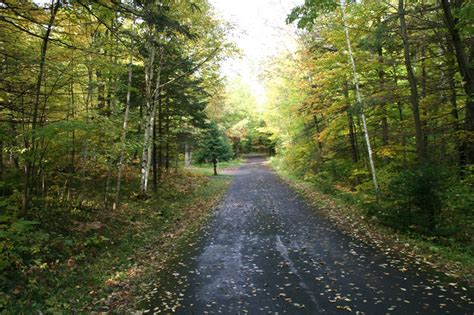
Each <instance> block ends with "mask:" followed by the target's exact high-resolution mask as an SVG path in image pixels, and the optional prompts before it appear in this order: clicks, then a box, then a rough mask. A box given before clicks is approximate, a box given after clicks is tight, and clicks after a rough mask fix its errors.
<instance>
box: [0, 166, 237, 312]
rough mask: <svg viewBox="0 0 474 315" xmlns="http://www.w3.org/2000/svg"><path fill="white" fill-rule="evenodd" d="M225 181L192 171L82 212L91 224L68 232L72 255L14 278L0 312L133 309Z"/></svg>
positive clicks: (81, 224)
mask: <svg viewBox="0 0 474 315" xmlns="http://www.w3.org/2000/svg"><path fill="white" fill-rule="evenodd" d="M230 180H231V176H216V177H208V176H204V175H202V174H198V172H193V171H184V172H180V173H175V174H170V175H169V178H168V179H167V180H166V181H165V182H166V184H163V185H162V186H161V187H160V189H159V190H158V192H157V193H156V194H153V195H150V196H149V197H148V198H147V199H143V198H141V197H140V196H133V195H132V196H130V198H128V199H127V198H125V199H124V201H123V203H122V207H121V209H120V211H111V210H110V211H96V212H94V213H88V214H87V216H88V220H89V221H87V222H76V223H74V224H77V226H71V227H67V228H68V237H69V239H70V242H73V244H77V245H78V247H77V249H76V250H75V251H74V254H73V255H71V256H70V257H69V258H67V259H63V260H59V259H58V260H56V261H52V262H51V263H47V264H46V263H45V264H43V265H42V266H43V267H42V268H40V267H38V268H35V269H31V271H26V272H25V273H24V274H21V275H18V276H21V279H20V278H18V277H17V278H14V280H15V282H14V283H17V286H16V287H13V288H12V289H11V291H6V292H3V293H2V295H1V296H0V298H1V299H0V300H1V301H2V304H3V305H1V304H0V311H1V310H2V308H3V311H7V312H9V313H25V312H26V313H30V312H34V311H41V312H47V313H54V312H64V311H68V312H69V311H73V312H90V311H110V310H117V309H121V310H127V309H133V308H134V303H135V302H136V296H140V295H141V291H142V289H143V288H142V287H141V286H140V284H141V283H142V282H143V281H144V280H145V279H147V278H150V277H153V276H154V274H155V273H156V272H157V270H158V269H159V268H162V267H163V266H164V265H166V261H167V259H168V258H169V257H170V256H172V255H173V252H174V251H175V250H176V247H177V246H179V244H180V242H182V240H183V239H184V238H186V237H188V236H189V235H191V234H192V233H193V231H196V230H197V229H199V227H200V226H202V224H203V223H204V222H205V220H206V218H208V217H209V214H210V213H211V211H210V209H211V208H212V207H213V205H214V204H215V203H216V202H217V201H218V200H219V198H220V196H221V195H222V194H223V193H224V192H225V190H226V188H227V187H228V184H229V183H230ZM72 222H74V221H72ZM71 252H72V251H71ZM12 281H13V280H12Z"/></svg>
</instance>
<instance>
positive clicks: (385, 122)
mask: <svg viewBox="0 0 474 315" xmlns="http://www.w3.org/2000/svg"><path fill="white" fill-rule="evenodd" d="M377 54H378V57H379V69H378V70H377V73H378V76H379V82H380V89H381V90H382V91H385V71H384V68H383V65H384V59H383V50H382V46H381V45H379V47H377ZM380 111H381V112H382V120H381V121H382V143H383V145H384V146H386V145H388V141H389V133H388V118H387V102H386V101H385V100H382V103H381V104H380ZM385 162H387V161H385Z"/></svg>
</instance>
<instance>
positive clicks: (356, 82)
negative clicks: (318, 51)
mask: <svg viewBox="0 0 474 315" xmlns="http://www.w3.org/2000/svg"><path fill="white" fill-rule="evenodd" d="M340 3H341V12H342V19H343V23H344V33H345V35H346V43H347V50H348V51H349V60H350V63H351V66H352V75H353V77H354V85H355V92H356V99H357V103H358V104H359V106H360V116H361V119H362V125H363V127H364V135H365V142H366V144H367V153H368V157H369V165H370V170H371V173H372V181H373V184H374V188H375V193H376V195H377V196H378V192H379V184H378V181H377V174H376V172H375V163H374V160H373V157H372V147H371V145H370V138H369V133H368V130H367V121H366V119H365V114H364V108H363V105H362V97H361V95H360V88H359V78H358V76H357V69H356V64H355V60H354V55H353V54H352V46H351V40H350V37H349V27H348V26H347V18H346V1H345V0H340Z"/></svg>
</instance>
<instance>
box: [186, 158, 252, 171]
mask: <svg viewBox="0 0 474 315" xmlns="http://www.w3.org/2000/svg"><path fill="white" fill-rule="evenodd" d="M244 162H245V158H243V157H239V158H237V159H235V160H231V161H228V162H221V163H219V164H218V165H217V173H218V174H219V173H220V172H221V171H222V170H225V169H228V168H235V167H239V166H240V165H242V163H244ZM188 169H189V170H190V171H191V172H193V173H197V174H202V175H208V176H211V175H213V174H214V170H213V166H212V164H209V163H208V164H205V163H203V164H195V165H192V166H191V167H189V168H188Z"/></svg>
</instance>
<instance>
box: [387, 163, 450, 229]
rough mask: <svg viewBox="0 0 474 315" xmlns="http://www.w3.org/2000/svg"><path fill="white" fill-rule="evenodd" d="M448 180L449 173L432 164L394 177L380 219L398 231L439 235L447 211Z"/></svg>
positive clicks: (389, 184) (411, 169) (402, 171)
mask: <svg viewBox="0 0 474 315" xmlns="http://www.w3.org/2000/svg"><path fill="white" fill-rule="evenodd" d="M446 178H447V172H446V170H445V169H444V168H442V167H441V166H438V165H432V164H424V165H414V166H413V167H410V168H408V169H404V170H400V171H399V172H397V173H395V174H392V176H391V179H390V182H389V183H388V185H387V190H386V191H385V192H384V199H385V202H386V203H385V204H384V207H383V208H384V209H383V210H382V212H379V216H380V217H381V219H382V220H383V221H384V222H385V223H387V224H390V225H393V226H395V227H398V228H408V229H418V230H420V231H421V232H424V233H430V234H433V233H435V232H436V229H437V224H438V222H439V215H440V212H441V210H442V208H443V205H442V198H441V195H442V193H443V192H444V191H445V190H446V184H445V183H446Z"/></svg>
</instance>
